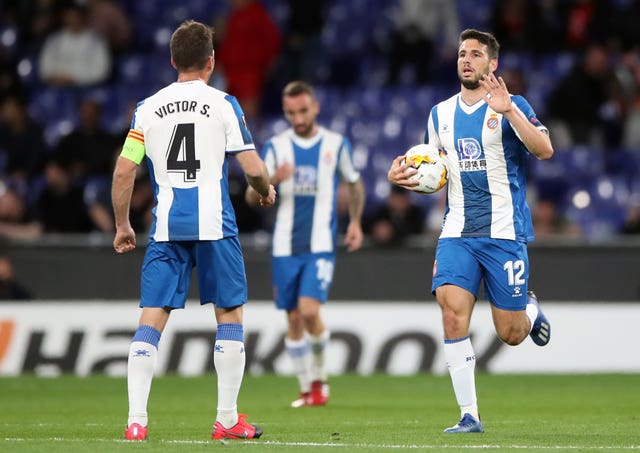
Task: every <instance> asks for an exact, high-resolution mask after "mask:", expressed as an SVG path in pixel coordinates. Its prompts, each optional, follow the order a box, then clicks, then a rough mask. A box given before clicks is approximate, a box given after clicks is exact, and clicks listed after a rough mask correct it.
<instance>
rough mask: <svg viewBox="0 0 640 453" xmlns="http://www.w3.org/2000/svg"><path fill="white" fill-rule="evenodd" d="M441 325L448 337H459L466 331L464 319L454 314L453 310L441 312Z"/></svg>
mask: <svg viewBox="0 0 640 453" xmlns="http://www.w3.org/2000/svg"><path fill="white" fill-rule="evenodd" d="M442 324H443V325H444V331H445V332H446V333H447V335H448V336H450V335H454V336H459V335H461V333H460V332H461V331H463V330H466V329H467V327H468V326H467V324H466V321H465V319H464V318H463V317H462V316H459V315H458V314H456V313H455V312H454V311H453V310H443V311H442Z"/></svg>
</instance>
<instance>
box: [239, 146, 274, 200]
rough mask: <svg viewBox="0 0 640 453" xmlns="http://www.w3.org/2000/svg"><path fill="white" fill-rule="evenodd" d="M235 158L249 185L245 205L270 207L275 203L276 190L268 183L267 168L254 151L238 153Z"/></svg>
mask: <svg viewBox="0 0 640 453" xmlns="http://www.w3.org/2000/svg"><path fill="white" fill-rule="evenodd" d="M236 157H237V159H238V163H239V164H240V167H242V171H243V172H244V174H245V176H246V178H247V182H248V183H249V187H248V188H247V192H246V193H245V199H246V201H247V203H248V204H249V205H250V206H255V205H257V204H260V206H272V205H273V204H274V203H275V201H276V190H275V188H274V187H273V184H271V182H270V181H269V172H268V171H267V166H266V165H265V164H264V161H263V160H262V159H261V158H260V156H259V155H258V153H257V152H256V150H254V149H251V150H247V151H242V152H239V153H238V154H237V155H236ZM249 189H251V190H252V191H253V192H251V190H249Z"/></svg>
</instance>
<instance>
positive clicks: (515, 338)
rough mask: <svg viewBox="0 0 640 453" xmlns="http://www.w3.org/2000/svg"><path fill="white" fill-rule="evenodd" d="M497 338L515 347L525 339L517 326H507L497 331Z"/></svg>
mask: <svg viewBox="0 0 640 453" xmlns="http://www.w3.org/2000/svg"><path fill="white" fill-rule="evenodd" d="M497 333H498V337H500V339H501V340H502V341H504V342H505V343H507V344H508V345H509V346H517V345H519V344H520V343H522V341H523V340H524V339H525V338H526V332H523V331H522V329H520V328H518V327H517V326H507V327H503V328H500V329H497Z"/></svg>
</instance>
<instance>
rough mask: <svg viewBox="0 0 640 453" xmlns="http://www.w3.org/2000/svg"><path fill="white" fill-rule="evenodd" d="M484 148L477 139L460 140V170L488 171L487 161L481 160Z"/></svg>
mask: <svg viewBox="0 0 640 453" xmlns="http://www.w3.org/2000/svg"><path fill="white" fill-rule="evenodd" d="M481 156H482V146H480V142H478V140H476V139H475V138H459V139H458V168H459V170H460V171H461V172H463V171H486V170H487V161H486V159H481V158H480V157H481Z"/></svg>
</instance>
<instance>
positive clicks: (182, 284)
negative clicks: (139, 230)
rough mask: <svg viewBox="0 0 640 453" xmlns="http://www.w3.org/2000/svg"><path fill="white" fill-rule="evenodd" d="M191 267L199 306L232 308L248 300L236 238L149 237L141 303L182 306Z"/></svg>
mask: <svg viewBox="0 0 640 453" xmlns="http://www.w3.org/2000/svg"><path fill="white" fill-rule="evenodd" d="M194 266H195V267H196V269H197V272H198V288H199V291H200V304H201V305H204V304H209V303H213V304H215V305H216V307H218V308H233V307H237V306H238V305H242V304H244V303H245V302H246V301H247V277H246V274H245V270H244V259H243V256H242V248H241V247H240V241H239V240H238V238H237V237H230V238H224V239H220V240H217V241H176V242H156V241H154V240H153V239H149V243H148V244H147V251H146V253H145V255H144V262H143V263H142V278H141V299H140V306H141V307H161V308H163V307H170V308H184V306H185V301H186V299H187V295H188V293H189V285H190V283H191V270H192V269H193V267H194Z"/></svg>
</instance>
